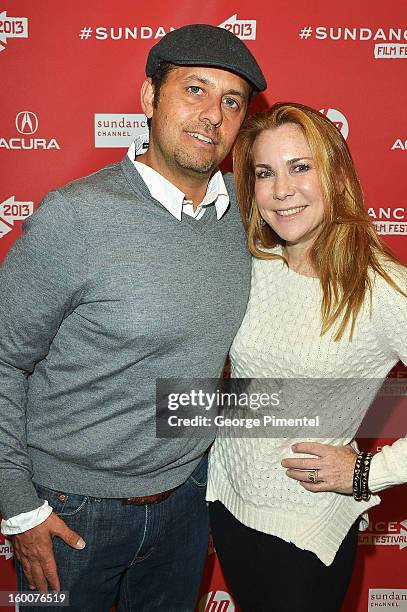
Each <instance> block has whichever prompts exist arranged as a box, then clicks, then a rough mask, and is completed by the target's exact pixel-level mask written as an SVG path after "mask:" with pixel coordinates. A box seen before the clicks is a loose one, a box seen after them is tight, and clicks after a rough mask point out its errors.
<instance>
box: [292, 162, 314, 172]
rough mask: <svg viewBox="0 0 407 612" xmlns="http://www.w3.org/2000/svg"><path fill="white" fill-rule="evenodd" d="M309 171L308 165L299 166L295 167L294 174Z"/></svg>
mask: <svg viewBox="0 0 407 612" xmlns="http://www.w3.org/2000/svg"><path fill="white" fill-rule="evenodd" d="M309 169H310V167H309V165H308V164H297V165H296V166H294V172H307V170H309Z"/></svg>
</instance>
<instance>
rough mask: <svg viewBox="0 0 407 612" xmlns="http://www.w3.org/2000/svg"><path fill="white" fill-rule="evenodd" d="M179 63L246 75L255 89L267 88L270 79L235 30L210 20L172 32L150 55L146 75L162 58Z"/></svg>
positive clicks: (150, 73) (149, 74)
mask: <svg viewBox="0 0 407 612" xmlns="http://www.w3.org/2000/svg"><path fill="white" fill-rule="evenodd" d="M162 61H166V62H171V63H172V64H176V65H179V66H213V67H214V68H223V69H224V70H229V71H230V72H234V73H236V74H238V75H239V76H242V77H243V78H244V79H246V81H248V82H249V83H250V85H251V86H252V87H253V89H254V90H255V91H264V90H265V89H266V87H267V83H266V79H265V78H264V75H263V73H262V71H261V70H260V67H259V65H258V63H257V62H256V60H255V59H254V57H253V55H252V53H251V52H250V51H249V49H248V48H247V47H246V45H245V44H244V43H243V42H242V41H241V40H240V38H238V37H237V36H235V35H234V34H232V32H229V30H225V29H224V28H219V27H217V26H213V25H209V24H206V23H195V24H192V25H186V26H183V27H182V28H178V29H177V30H173V31H172V32H168V34H166V35H165V36H164V37H163V38H162V39H161V40H160V41H159V42H158V43H157V44H156V45H154V47H152V48H151V50H150V53H149V54H148V58H147V65H146V75H147V76H152V75H153V74H154V73H155V71H156V69H157V67H158V65H159V64H160V62H162Z"/></svg>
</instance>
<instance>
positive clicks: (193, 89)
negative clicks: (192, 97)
mask: <svg viewBox="0 0 407 612" xmlns="http://www.w3.org/2000/svg"><path fill="white" fill-rule="evenodd" d="M188 91H190V92H191V93H193V94H199V92H201V91H202V89H201V88H200V87H198V85H190V86H189V87H188Z"/></svg>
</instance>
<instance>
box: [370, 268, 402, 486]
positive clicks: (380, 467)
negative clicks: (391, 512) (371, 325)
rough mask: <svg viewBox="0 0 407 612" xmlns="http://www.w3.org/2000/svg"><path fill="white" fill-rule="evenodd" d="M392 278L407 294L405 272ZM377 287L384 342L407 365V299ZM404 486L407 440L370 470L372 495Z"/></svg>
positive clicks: (396, 444)
mask: <svg viewBox="0 0 407 612" xmlns="http://www.w3.org/2000/svg"><path fill="white" fill-rule="evenodd" d="M392 277H393V278H394V280H395V282H396V283H397V284H398V286H399V287H400V288H401V289H402V290H403V291H404V293H406V294H407V270H406V268H404V269H403V268H396V269H395V270H394V274H392ZM377 284H378V295H377V299H376V300H375V302H374V314H375V315H376V324H377V326H378V329H379V330H380V336H381V341H382V342H383V344H384V346H385V347H387V349H388V350H389V351H391V352H392V353H393V354H394V357H395V358H396V359H397V358H398V359H399V360H400V361H402V362H403V363H404V365H407V297H405V296H403V295H402V294H401V293H399V292H398V291H396V290H395V289H393V288H392V287H391V286H390V285H389V284H388V283H387V282H385V281H384V280H383V279H379V280H378V283H377ZM375 311H376V312H375ZM403 401H405V400H403ZM404 433H406V432H404ZM405 482H407V436H406V437H404V438H400V439H399V440H397V441H396V442H394V443H393V444H391V445H387V446H384V447H383V448H382V450H381V451H380V452H379V453H377V454H376V455H374V457H373V459H372V462H371V466H370V474H369V489H370V490H371V491H372V493H376V492H377V491H381V490H382V489H387V488H388V487H392V486H394V485H397V484H402V483H405Z"/></svg>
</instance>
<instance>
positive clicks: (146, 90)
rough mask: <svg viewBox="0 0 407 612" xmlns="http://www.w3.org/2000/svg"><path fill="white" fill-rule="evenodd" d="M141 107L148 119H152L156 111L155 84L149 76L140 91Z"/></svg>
mask: <svg viewBox="0 0 407 612" xmlns="http://www.w3.org/2000/svg"><path fill="white" fill-rule="evenodd" d="M140 99H141V108H142V109H143V112H144V114H145V116H146V117H147V119H151V117H152V116H153V113H154V86H153V84H152V82H151V78H150V77H148V78H147V79H146V80H145V81H144V83H143V84H142V86H141V91H140Z"/></svg>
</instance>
